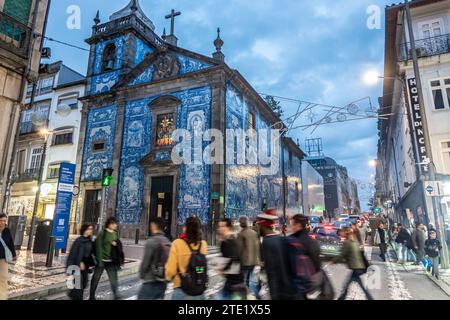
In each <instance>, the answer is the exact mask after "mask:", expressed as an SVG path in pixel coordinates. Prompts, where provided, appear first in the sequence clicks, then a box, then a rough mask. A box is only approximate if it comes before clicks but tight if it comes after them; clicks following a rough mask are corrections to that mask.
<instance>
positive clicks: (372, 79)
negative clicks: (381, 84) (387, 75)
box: [363, 70, 382, 86]
mask: <svg viewBox="0 0 450 320" xmlns="http://www.w3.org/2000/svg"><path fill="white" fill-rule="evenodd" d="M380 79H382V77H381V76H380V75H379V73H378V71H376V70H368V71H366V72H365V73H364V75H363V81H364V83H366V84H368V85H370V86H373V85H376V84H377V83H378V80H380Z"/></svg>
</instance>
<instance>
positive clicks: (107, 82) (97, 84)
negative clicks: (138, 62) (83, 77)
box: [91, 35, 128, 94]
mask: <svg viewBox="0 0 450 320" xmlns="http://www.w3.org/2000/svg"><path fill="white" fill-rule="evenodd" d="M127 39H128V35H124V36H120V37H117V38H115V39H111V40H106V41H102V42H100V43H98V44H97V46H96V47H95V57H94V70H93V76H92V83H91V93H92V94H97V93H103V92H107V91H109V90H110V89H111V87H112V86H113V85H115V84H116V83H117V81H118V80H119V74H120V71H119V69H121V68H122V61H123V49H124V46H125V43H126V41H127ZM111 43H114V44H115V45H116V50H117V55H116V61H115V68H114V69H115V71H111V72H107V73H103V74H102V73H101V72H102V57H103V51H104V50H105V48H106V46H107V45H109V44H111Z"/></svg>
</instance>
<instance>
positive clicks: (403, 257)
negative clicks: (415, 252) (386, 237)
mask: <svg viewBox="0 0 450 320" xmlns="http://www.w3.org/2000/svg"><path fill="white" fill-rule="evenodd" d="M398 230H399V231H398V235H397V238H396V239H395V242H396V243H398V247H399V248H398V253H397V256H398V262H399V263H401V264H404V263H405V262H406V261H408V250H409V249H408V246H409V243H411V235H410V234H409V232H408V230H406V228H405V227H404V226H403V225H402V224H400V223H399V224H398Z"/></svg>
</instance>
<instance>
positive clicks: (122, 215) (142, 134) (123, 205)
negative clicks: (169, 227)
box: [117, 87, 211, 224]
mask: <svg viewBox="0 0 450 320" xmlns="http://www.w3.org/2000/svg"><path fill="white" fill-rule="evenodd" d="M165 96H171V97H174V98H177V99H178V100H179V101H180V102H181V103H180V105H179V106H178V107H177V110H176V112H177V115H178V116H177V118H176V128H182V129H187V130H189V131H190V132H191V133H192V134H193V133H194V127H193V126H194V125H195V126H196V128H197V129H201V130H202V131H203V130H206V129H208V128H210V123H211V111H210V110H211V89H210V88H209V87H202V88H194V89H188V90H185V91H181V92H174V93H172V94H167V95H165ZM159 97H160V96H153V97H149V98H144V99H139V100H134V101H130V102H128V103H127V104H126V107H125V121H124V127H123V136H122V152H121V161H120V174H119V186H118V200H117V216H118V218H119V221H120V222H121V223H122V224H139V223H140V222H141V218H142V210H143V200H144V178H145V177H144V168H143V166H142V164H141V163H140V162H141V160H142V159H143V158H144V157H145V156H146V155H147V154H149V153H150V151H151V150H152V145H153V142H152V141H153V138H154V132H153V131H152V130H153V129H152V109H151V107H150V105H151V103H152V101H154V100H155V99H157V98H159ZM192 157H194V149H192ZM170 159H171V154H170V151H167V150H163V151H156V152H155V157H154V162H159V161H170ZM209 175H210V167H209V166H208V165H203V164H198V165H185V164H182V165H180V167H179V179H178V181H179V182H178V187H177V197H176V198H177V199H176V200H177V202H178V206H177V208H178V212H177V219H178V222H179V223H180V224H182V223H183V222H184V221H185V219H186V217H188V216H191V215H193V214H196V215H197V216H198V217H199V218H200V219H201V220H202V221H203V222H205V223H206V222H207V221H208V215H209V192H210V188H209Z"/></svg>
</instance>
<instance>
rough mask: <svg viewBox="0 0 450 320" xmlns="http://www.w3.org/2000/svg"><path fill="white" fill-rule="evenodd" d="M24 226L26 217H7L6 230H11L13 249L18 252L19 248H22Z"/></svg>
mask: <svg viewBox="0 0 450 320" xmlns="http://www.w3.org/2000/svg"><path fill="white" fill-rule="evenodd" d="M26 225H27V216H9V217H8V228H9V230H11V235H12V237H13V239H14V247H15V248H16V249H17V250H20V248H21V247H22V242H23V236H24V234H25V227H26Z"/></svg>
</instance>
